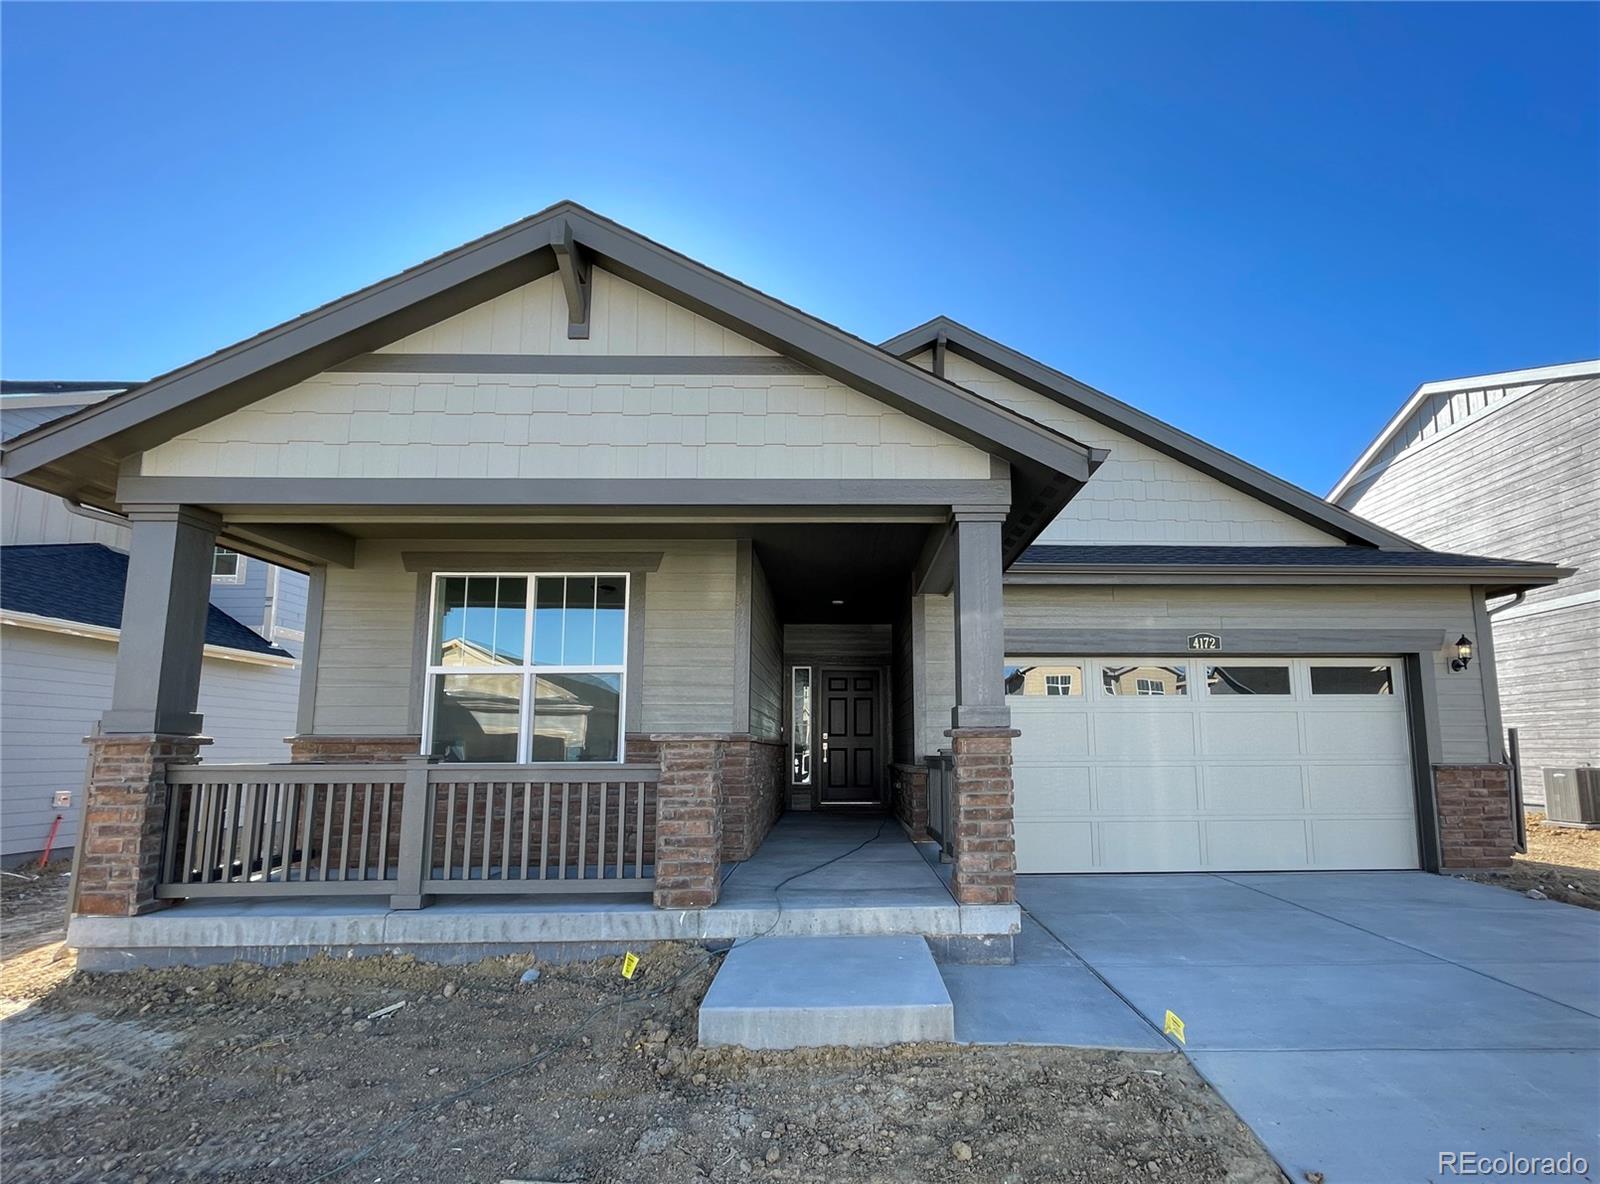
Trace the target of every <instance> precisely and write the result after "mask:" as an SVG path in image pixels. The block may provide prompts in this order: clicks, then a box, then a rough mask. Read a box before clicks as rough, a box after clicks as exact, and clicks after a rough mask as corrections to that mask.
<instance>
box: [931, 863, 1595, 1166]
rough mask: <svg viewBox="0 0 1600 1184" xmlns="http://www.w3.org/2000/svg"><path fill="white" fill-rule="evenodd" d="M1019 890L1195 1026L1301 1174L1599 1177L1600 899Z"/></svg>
mask: <svg viewBox="0 0 1600 1184" xmlns="http://www.w3.org/2000/svg"><path fill="white" fill-rule="evenodd" d="M1020 896H1021V900H1022V905H1023V908H1024V909H1025V910H1026V913H1027V915H1028V917H1029V918H1031V920H1032V921H1033V922H1034V923H1036V924H1037V925H1038V926H1039V928H1040V929H1041V930H1042V931H1044V932H1045V933H1048V934H1049V935H1053V936H1054V937H1056V938H1058V939H1059V940H1060V942H1061V943H1062V944H1063V945H1064V946H1065V947H1066V948H1067V949H1068V950H1070V951H1071V952H1072V953H1073V954H1075V955H1077V957H1078V958H1079V959H1081V960H1082V961H1083V963H1084V964H1085V965H1086V966H1087V967H1088V969H1089V970H1091V971H1092V972H1093V973H1094V974H1096V975H1098V976H1100V977H1101V978H1103V979H1104V980H1105V982H1106V983H1107V984H1109V986H1110V988H1111V991H1110V992H1108V994H1111V992H1114V993H1115V994H1116V995H1120V996H1121V997H1122V999H1124V1000H1126V1001H1127V1003H1128V1004H1129V1005H1130V1006H1131V1007H1132V1008H1133V1009H1135V1010H1136V1011H1137V1012H1138V1013H1139V1014H1140V1015H1142V1016H1143V1017H1144V1019H1145V1020H1146V1021H1148V1022H1149V1023H1150V1024H1151V1025H1155V1026H1157V1027H1159V1025H1160V1024H1161V1022H1162V1018H1163V1016H1164V1014H1165V1013H1166V1011H1167V1010H1168V1009H1170V1010H1171V1011H1173V1012H1174V1013H1175V1014H1176V1015H1177V1016H1179V1018H1181V1019H1182V1020H1183V1022H1184V1024H1185V1029H1186V1030H1185V1034H1186V1036H1187V1045H1186V1049H1187V1051H1188V1053H1189V1055H1190V1057H1191V1058H1192V1059H1193V1061H1194V1063H1195V1064H1196V1065H1197V1066H1198V1068H1199V1069H1200V1071H1201V1072H1202V1073H1204V1074H1205V1075H1206V1077H1208V1078H1209V1079H1210V1080H1211V1082H1212V1083H1213V1084H1214V1085H1215V1086H1216V1087H1217V1089H1218V1090H1219V1091H1220V1092H1221V1093H1222V1095H1223V1096H1224V1097H1225V1098H1226V1099H1227V1100H1228V1102H1229V1103H1230V1104H1231V1105H1232V1106H1233V1108H1234V1109H1235V1110H1237V1111H1238V1112H1239V1114H1240V1115H1241V1116H1242V1117H1243V1118H1244V1119H1245V1121H1246V1122H1248V1123H1249V1124H1250V1125H1251V1127H1252V1128H1254V1130H1255V1131H1256V1133H1257V1134H1258V1135H1259V1136H1260V1137H1261V1140H1262V1141H1263V1142H1264V1143H1265V1144H1266V1145H1267V1148H1268V1149H1269V1150H1270V1151H1271V1152H1272V1153H1273V1155H1274V1156H1275V1157H1276V1158H1277V1159H1278V1161H1279V1163H1280V1164H1281V1165H1282V1166H1283V1167H1284V1168H1285V1169H1286V1170H1287V1171H1288V1172H1289V1175H1290V1178H1291V1179H1292V1180H1294V1181H1296V1184H1299V1182H1300V1181H1302V1180H1306V1179H1312V1180H1315V1179H1317V1178H1318V1177H1317V1176H1314V1175H1311V1176H1308V1175H1307V1173H1321V1174H1322V1175H1321V1178H1322V1179H1325V1180H1326V1181H1327V1184H1346V1182H1349V1184H1387V1182H1389V1181H1395V1182H1400V1181H1431V1180H1448V1179H1451V1178H1452V1176H1451V1173H1450V1172H1449V1171H1448V1170H1444V1171H1441V1166H1440V1160H1439V1156H1440V1154H1441V1153H1442V1152H1456V1153H1458V1154H1463V1155H1464V1154H1467V1153H1476V1154H1478V1155H1480V1156H1486V1157H1488V1156H1497V1155H1505V1154H1508V1153H1509V1154H1512V1155H1517V1156H1560V1155H1561V1154H1563V1153H1566V1152H1571V1153H1573V1154H1575V1155H1580V1156H1583V1157H1585V1158H1586V1159H1587V1161H1588V1171H1587V1173H1580V1174H1578V1175H1576V1176H1573V1177H1569V1178H1575V1179H1583V1180H1600V913H1597V912H1593V911H1589V910H1585V909H1579V908H1575V907H1572V906H1569V905H1563V904H1557V903H1555V902H1553V901H1533V900H1528V899H1526V898H1525V897H1523V896H1520V895H1518V894H1517V893H1514V892H1509V891H1506V890H1505V889H1501V888H1492V887H1488V886H1485V885H1481V884H1474V883H1469V882H1466V881H1462V880H1454V879H1449V878H1446V877H1441V876H1432V875H1427V874H1424V873H1421V872H1355V873H1288V872H1285V873H1265V874H1234V875H1119V876H1025V877H1023V878H1022V879H1021V881H1020ZM957 1006H958V1012H957V1023H958V1029H957V1030H958V1035H959V1033H960V1011H959V1007H960V1002H959V1000H958V1002H957ZM1534 1166H1537V1165H1534ZM1476 1178H1479V1179H1486V1178H1487V1179H1516V1178H1535V1177H1534V1176H1533V1175H1532V1174H1531V1173H1520V1174H1519V1173H1517V1172H1508V1173H1503V1174H1491V1173H1489V1172H1487V1171H1480V1173H1479V1175H1478V1176H1477V1177H1476ZM1538 1178H1544V1179H1549V1178H1551V1175H1550V1174H1549V1173H1547V1174H1546V1175H1544V1176H1543V1177H1538Z"/></svg>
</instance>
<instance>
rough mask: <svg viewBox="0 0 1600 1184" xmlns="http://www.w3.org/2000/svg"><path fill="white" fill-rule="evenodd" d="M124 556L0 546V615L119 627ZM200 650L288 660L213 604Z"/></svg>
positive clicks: (71, 546) (86, 546)
mask: <svg viewBox="0 0 1600 1184" xmlns="http://www.w3.org/2000/svg"><path fill="white" fill-rule="evenodd" d="M127 582H128V557H127V556H126V555H125V554H123V553H122V552H121V551H116V550H113V549H112V548H110V547H107V546H104V545H103V544H100V543H44V544H38V545H26V546H10V547H0V612H3V613H4V614H5V615H6V616H7V617H8V618H14V617H15V616H16V615H21V616H23V617H28V618H37V619H39V620H42V621H72V622H76V623H78V624H82V625H88V626H92V627H96V628H99V629H120V628H121V627H122V597H123V592H124V589H125V588H126V585H127ZM205 643H206V645H208V646H216V647H219V648H221V649H226V650H234V651H238V652H242V653H247V654H261V655H263V656H268V657H274V658H288V659H292V658H293V655H292V654H290V653H289V652H288V651H287V650H282V649H279V648H278V647H277V646H275V645H273V644H271V643H270V642H268V641H267V640H266V639H264V638H263V637H262V636H261V635H260V634H259V633H256V632H255V631H254V630H252V629H250V628H248V627H247V626H245V625H242V624H240V623H239V622H238V621H236V620H234V619H233V618H232V617H230V616H229V615H228V614H227V613H225V612H223V611H222V610H221V609H220V608H218V607H217V606H216V605H214V604H213V605H210V606H209V607H208V609H207V614H206V640H205Z"/></svg>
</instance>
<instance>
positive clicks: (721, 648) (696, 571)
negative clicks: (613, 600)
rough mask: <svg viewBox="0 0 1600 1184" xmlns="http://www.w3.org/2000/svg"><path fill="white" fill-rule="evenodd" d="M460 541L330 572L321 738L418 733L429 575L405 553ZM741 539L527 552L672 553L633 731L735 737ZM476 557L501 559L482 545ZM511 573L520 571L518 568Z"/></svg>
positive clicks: (660, 580) (374, 555) (372, 548)
mask: <svg viewBox="0 0 1600 1184" xmlns="http://www.w3.org/2000/svg"><path fill="white" fill-rule="evenodd" d="M461 546H462V544H460V543H454V542H449V541H437V540H434V541H415V540H413V541H390V540H383V541H365V542H362V543H361V544H359V546H358V547H357V552H356V565H355V567H353V568H337V567H330V568H329V569H328V581H327V589H326V593H325V598H324V602H323V617H322V622H323V632H322V641H321V649H320V653H319V659H320V660H319V663H318V673H317V693H316V704H315V711H314V715H313V722H312V730H313V732H314V733H316V734H318V735H324V736H347V735H362V736H403V735H407V734H409V733H410V732H412V731H413V729H414V725H413V723H412V722H411V703H412V701H413V697H414V696H415V694H416V684H415V682H414V678H413V674H412V669H411V660H412V638H413V630H414V623H415V621H416V613H417V604H416V598H417V576H416V574H415V573H413V572H408V571H406V570H405V568H404V565H403V563H402V560H401V553H402V552H403V551H412V550H422V551H428V552H439V551H448V550H451V549H456V548H460V547H461ZM734 546H735V544H734V543H733V542H732V541H728V540H710V541H703V542H702V541H683V542H669V543H663V542H662V541H660V540H637V539H636V540H632V541H626V540H624V541H615V540H606V541H604V542H602V543H589V542H568V541H560V542H545V541H530V542H527V543H525V544H522V543H519V544H516V545H515V547H514V549H515V550H518V551H529V550H539V549H545V550H555V551H559V552H562V553H570V552H574V551H580V552H581V551H585V550H601V551H662V552H664V554H663V558H662V561H661V567H660V570H659V571H655V572H652V573H650V574H649V575H647V576H646V577H645V581H646V583H645V593H646V594H645V641H644V670H643V671H642V672H638V671H631V670H630V671H629V675H630V677H642V678H643V680H644V682H643V693H644V716H643V718H642V719H639V720H633V719H630V720H629V721H628V724H627V726H628V730H629V731H630V732H684V731H719V732H726V731H729V730H731V729H732V727H733V684H734V653H733V647H734V640H733V619H734V581H735V557H734ZM469 549H470V550H472V551H475V552H481V551H484V550H491V549H495V548H493V547H491V546H489V545H485V544H479V543H475V544H473V545H472V546H471V547H470V548H469ZM507 569H508V570H516V569H517V565H516V564H515V563H508V567H507Z"/></svg>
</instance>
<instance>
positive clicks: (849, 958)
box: [700, 937, 956, 1048]
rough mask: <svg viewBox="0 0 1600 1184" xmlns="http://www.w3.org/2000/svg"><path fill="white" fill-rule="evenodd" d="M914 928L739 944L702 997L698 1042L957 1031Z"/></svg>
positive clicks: (875, 1042)
mask: <svg viewBox="0 0 1600 1184" xmlns="http://www.w3.org/2000/svg"><path fill="white" fill-rule="evenodd" d="M955 1030H956V1029H955V1009H954V1007H953V1006H952V1005H951V1002H950V993H949V992H948V991H946V990H945V986H944V979H943V978H942V977H940V974H939V968H938V967H937V966H935V965H934V962H933V955H932V953H930V952H929V950H928V943H927V942H926V941H924V940H923V939H922V938H920V937H763V938H758V939H756V940H755V941H751V942H749V943H748V944H743V945H736V946H734V948H733V949H732V950H731V951H730V952H729V954H728V956H727V957H726V958H725V959H724V960H723V963H722V967H721V968H720V969H719V970H718V971H717V977H716V978H715V979H714V980H712V983H711V989H710V990H709V991H707V992H706V997H705V999H704V1001H703V1002H702V1003H701V1004H700V1043H701V1044H737V1045H741V1046H742V1047H744V1048H820V1047H823V1046H826V1045H830V1044H849V1045H858V1046H862V1045H867V1046H881V1045H888V1044H904V1043H907V1042H910V1041H919V1040H954V1039H955Z"/></svg>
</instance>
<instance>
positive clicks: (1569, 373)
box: [1328, 359, 1600, 502]
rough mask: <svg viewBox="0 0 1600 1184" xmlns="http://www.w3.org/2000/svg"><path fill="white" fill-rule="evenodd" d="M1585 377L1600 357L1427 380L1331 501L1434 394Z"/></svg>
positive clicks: (1596, 374) (1597, 374) (1594, 374)
mask: <svg viewBox="0 0 1600 1184" xmlns="http://www.w3.org/2000/svg"><path fill="white" fill-rule="evenodd" d="M1583 378H1600V359H1596V360H1594V361H1588V362H1564V363H1561V364H1560V365H1556V366H1535V367H1532V368H1531V369H1527V370H1502V371H1501V372H1500V373H1498V374H1476V375H1473V376H1471V377H1469V378H1446V379H1441V380H1439V381H1437V382H1425V383H1423V384H1422V385H1421V386H1419V387H1417V389H1416V390H1414V391H1412V392H1411V395H1410V397H1409V398H1407V399H1406V401H1405V402H1404V403H1403V404H1401V406H1400V410H1398V411H1396V412H1395V413H1394V416H1393V418H1391V419H1390V420H1389V422H1388V423H1386V424H1384V425H1383V430H1382V431H1380V432H1379V433H1378V434H1377V435H1376V436H1375V437H1373V440H1372V443H1370V444H1368V445H1367V446H1366V448H1364V449H1363V450H1362V452H1361V455H1360V456H1359V457H1357V458H1356V463H1355V464H1353V465H1351V466H1350V467H1349V468H1348V469H1347V470H1345V474H1344V476H1342V477H1340V478H1339V480H1338V481H1336V482H1334V485H1333V488H1332V489H1330V490H1329V491H1328V500H1329V501H1330V502H1335V501H1338V500H1339V499H1340V498H1342V497H1343V496H1344V495H1345V493H1346V492H1347V491H1348V490H1349V489H1350V487H1351V486H1352V485H1353V484H1355V482H1356V480H1357V479H1358V478H1359V477H1360V476H1361V474H1362V473H1363V472H1364V471H1365V470H1366V468H1367V466H1368V465H1370V464H1372V462H1373V460H1374V459H1375V458H1376V457H1378V456H1379V455H1380V454H1381V453H1382V452H1383V450H1384V448H1385V447H1387V446H1388V444H1389V441H1391V440H1393V439H1394V438H1395V436H1397V435H1398V434H1399V433H1400V432H1401V431H1402V430H1404V428H1405V426H1406V424H1407V423H1409V422H1410V420H1411V416H1412V413H1413V412H1415V411H1416V410H1417V408H1418V407H1420V406H1421V405H1422V404H1423V403H1424V402H1426V401H1427V400H1428V399H1431V398H1432V397H1433V396H1434V395H1444V394H1456V393H1458V392H1461V391H1476V390H1483V389H1484V388H1486V387H1505V386H1539V385H1543V384H1545V383H1551V382H1571V381H1575V380H1577V379H1583Z"/></svg>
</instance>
